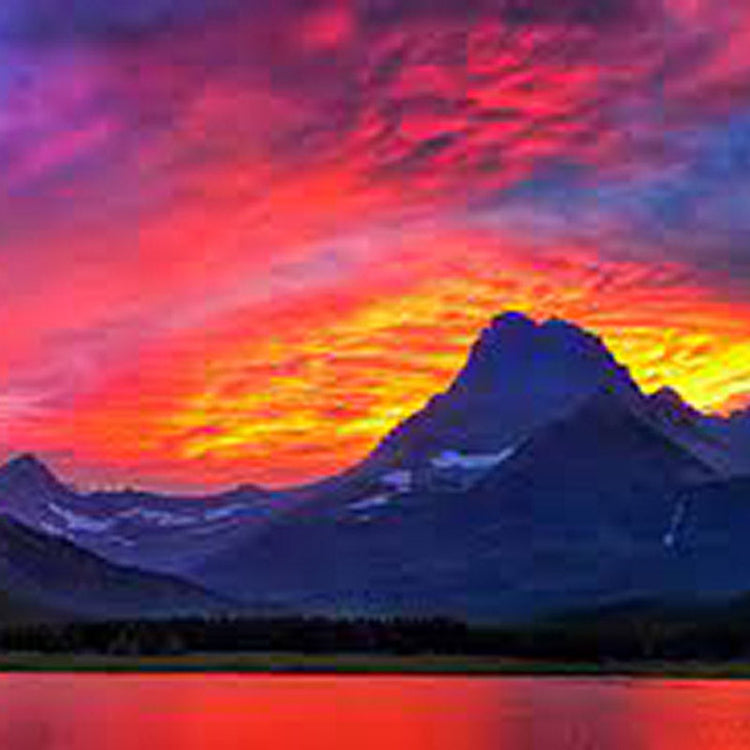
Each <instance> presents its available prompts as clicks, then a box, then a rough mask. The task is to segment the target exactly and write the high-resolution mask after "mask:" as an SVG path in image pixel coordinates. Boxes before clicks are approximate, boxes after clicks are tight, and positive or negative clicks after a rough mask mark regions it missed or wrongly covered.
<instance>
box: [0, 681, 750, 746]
mask: <svg viewBox="0 0 750 750" xmlns="http://www.w3.org/2000/svg"><path fill="white" fill-rule="evenodd" d="M131 748H135V749H136V750H151V748H154V749H158V750H161V749H162V748H164V749H165V750H264V749H265V748H273V749H274V750H337V749H338V748H346V750H374V749H375V748H377V749H378V750H469V749H470V750H490V749H492V750H503V749H505V748H508V749H511V748H544V749H545V750H546V749H547V748H548V749H549V750H593V749H594V748H612V749H613V750H656V749H657V748H658V750H671V749H672V748H674V749H675V750H748V749H749V748H750V684H748V683H742V682H703V681H668V680H665V681H636V680H624V679H575V680H573V679H568V680H562V679H531V678H530V679H473V680H468V679H452V678H440V679H432V678H405V679H400V678H387V677H378V678H358V677H344V678H336V677H330V678H327V677H268V678H265V677H253V676H248V677H240V676H238V677H228V676H204V675H195V676H193V675H191V676H179V677H176V676H175V677H171V676H145V677H141V676H124V677H120V676H104V677H102V676H87V675H75V676H66V675H50V676H46V675H42V676H39V675H11V676H7V675H0V750H131Z"/></svg>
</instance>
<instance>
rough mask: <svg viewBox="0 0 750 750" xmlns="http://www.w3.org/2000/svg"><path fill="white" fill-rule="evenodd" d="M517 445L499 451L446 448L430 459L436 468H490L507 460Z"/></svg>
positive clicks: (473, 469) (470, 469)
mask: <svg viewBox="0 0 750 750" xmlns="http://www.w3.org/2000/svg"><path fill="white" fill-rule="evenodd" d="M516 450H517V448H516V446H511V447H510V448H505V449H504V450H502V451H500V452H499V453H461V452H460V451H454V450H445V451H442V452H441V453H439V454H438V455H437V456H433V457H432V458H431V459H430V463H431V464H432V466H433V467H434V468H435V469H465V470H467V471H482V470H487V471H488V470H490V469H492V468H494V467H495V466H497V465H498V464H501V463H503V461H507V460H508V459H509V458H511V457H512V456H513V454H514V453H515V452H516Z"/></svg>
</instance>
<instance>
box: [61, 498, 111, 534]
mask: <svg viewBox="0 0 750 750" xmlns="http://www.w3.org/2000/svg"><path fill="white" fill-rule="evenodd" d="M47 507H48V508H49V509H50V510H51V511H52V512H53V513H54V514H55V515H56V516H58V517H59V518H61V519H62V520H63V521H64V522H65V525H66V527H67V530H68V531H86V532H90V533H93V534H101V533H102V532H104V531H109V530H110V529H112V528H113V527H114V526H115V525H116V523H117V520H116V519H107V520H105V519H98V518H92V517H91V516H82V515H79V514H78V513H74V512H73V511H72V510H68V509H67V508H62V507H61V506H59V505H58V504H57V503H49V504H48V505H47ZM58 533H59V532H58Z"/></svg>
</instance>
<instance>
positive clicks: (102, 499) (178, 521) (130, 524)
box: [0, 454, 278, 573]
mask: <svg viewBox="0 0 750 750" xmlns="http://www.w3.org/2000/svg"><path fill="white" fill-rule="evenodd" d="M277 498H278V495H277V494H274V493H270V492H268V491H266V490H263V489H261V488H259V487H254V486H252V485H244V486H241V487H238V488H236V489H234V490H231V491H229V492H224V493H221V494H217V495H210V496H201V497H178V496H164V495H157V494H153V493H148V492H138V491H135V490H123V491H120V492H93V493H79V492H76V491H75V490H73V489H72V488H71V487H69V486H68V485H66V484H64V483H63V482H61V481H60V480H59V479H58V478H57V477H56V476H55V475H54V473H53V472H52V471H51V470H50V469H49V468H48V467H47V466H46V465H45V464H44V463H43V462H41V461H40V460H39V459H38V458H36V457H35V456H33V455H29V454H26V455H21V456H18V457H16V458H14V459H13V460H11V461H9V462H8V463H7V464H5V465H4V466H2V467H0V513H4V514H7V515H9V516H12V517H13V518H15V519H17V520H18V521H20V522H21V523H23V524H25V525H27V526H29V527H31V528H33V529H36V530H38V531H40V532H43V533H45V534H50V535H52V536H56V537H61V538H65V539H68V540H70V541H72V542H74V543H75V544H76V545H78V546H79V547H82V548H84V549H88V550H90V551H92V552H95V553H97V554H99V555H101V556H103V557H106V558H107V559H109V560H112V561H114V562H118V563H121V564H125V565H136V566H138V567H148V568H150V569H153V570H159V571H162V572H168V573H182V572H183V571H184V570H185V569H186V568H188V567H190V566H191V565H193V564H195V562H196V561H197V560H199V559H201V558H202V557H203V556H205V555H207V554H209V553H211V552H213V551H214V550H215V549H216V548H217V547H220V546H223V545H224V544H226V543H227V542H228V541H231V540H232V539H233V538H234V536H236V535H238V534H240V533H242V534H245V533H246V532H247V530H248V528H249V527H252V526H254V525H255V524H258V523H261V522H262V521H263V520H264V519H265V517H266V516H267V515H268V514H270V513H271V512H272V510H273V506H274V503H275V502H276V501H277Z"/></svg>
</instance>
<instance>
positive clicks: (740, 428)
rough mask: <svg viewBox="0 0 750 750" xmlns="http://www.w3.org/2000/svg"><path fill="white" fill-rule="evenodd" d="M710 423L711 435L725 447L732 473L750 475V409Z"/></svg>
mask: <svg viewBox="0 0 750 750" xmlns="http://www.w3.org/2000/svg"><path fill="white" fill-rule="evenodd" d="M708 422H709V430H710V432H711V434H712V435H713V436H714V438H715V439H716V440H717V442H720V443H721V444H723V445H724V446H725V450H726V452H727V455H728V456H729V458H730V461H731V467H732V471H731V473H732V474H735V475H746V474H750V408H747V409H743V410H740V411H736V412H734V413H732V414H730V415H729V416H728V417H725V418H721V417H717V416H714V417H713V418H711V419H709V420H708Z"/></svg>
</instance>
